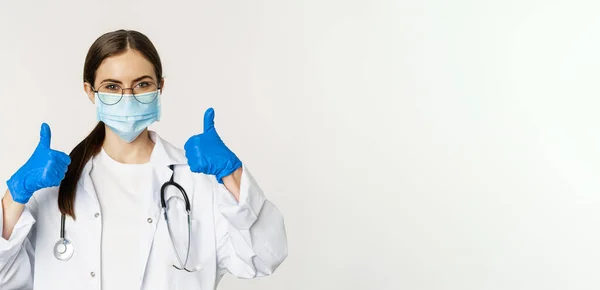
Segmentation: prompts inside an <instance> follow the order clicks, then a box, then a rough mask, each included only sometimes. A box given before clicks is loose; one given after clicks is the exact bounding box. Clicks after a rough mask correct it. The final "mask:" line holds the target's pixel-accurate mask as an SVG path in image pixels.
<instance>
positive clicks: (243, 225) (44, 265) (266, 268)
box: [0, 132, 287, 290]
mask: <svg viewBox="0 0 600 290" xmlns="http://www.w3.org/2000/svg"><path fill="white" fill-rule="evenodd" d="M150 137H151V138H152V139H153V140H154V142H155V147H154V151H153V153H152V156H151V161H150V162H151V163H152V164H153V167H154V177H155V178H154V180H153V181H152V182H153V187H154V188H155V190H154V192H153V193H152V194H153V201H154V203H153V204H154V206H152V207H150V208H148V212H147V218H144V219H143V220H140V221H139V227H140V228H141V229H143V235H142V236H141V237H140V253H141V255H140V256H141V257H142V259H140V261H139V266H138V268H136V269H131V275H136V276H137V277H139V285H140V287H139V288H140V289H152V290H160V289H165V290H166V289H186V290H189V289H202V290H209V289H211V290H212V289H215V288H216V286H217V284H218V283H219V281H220V279H221V278H222V276H223V275H224V274H225V273H226V272H229V273H231V274H233V275H235V276H237V277H240V278H254V277H259V276H266V275H269V274H271V273H273V271H275V269H276V268H277V267H278V266H279V265H280V264H281V263H282V262H283V260H284V259H285V258H286V257H287V240H286V233H285V228H284V223H283V218H282V216H281V214H280V212H279V211H278V209H277V208H276V207H275V206H274V205H273V204H272V203H271V202H269V201H268V200H266V199H265V196H264V195H263V192H262V191H261V189H260V188H259V187H258V184H257V183H256V181H254V179H253V178H252V176H251V175H250V173H249V172H248V169H247V168H246V167H244V168H243V173H242V180H241V190H240V201H239V203H238V202H237V201H236V200H235V198H234V197H233V195H231V193H230V192H229V191H228V190H227V189H226V188H225V187H224V186H223V185H222V184H219V183H218V182H217V181H216V178H215V177H214V176H209V175H204V174H196V173H192V172H191V171H190V169H189V166H188V165H187V160H186V158H185V154H184V152H183V150H181V149H177V148H175V147H174V146H172V145H171V144H169V143H167V142H165V141H164V140H162V139H161V138H160V137H159V136H158V135H157V134H156V133H154V132H150ZM170 164H175V169H174V171H175V181H176V182H178V183H179V184H180V185H181V186H182V187H183V188H184V189H185V190H186V192H187V194H188V195H189V198H190V202H191V208H192V242H191V249H190V258H189V262H188V267H196V268H199V270H198V271H197V272H193V273H188V272H186V271H179V270H177V269H175V268H173V267H172V265H173V264H177V259H176V257H175V254H174V252H173V248H172V245H171V241H170V240H169V234H168V231H167V227H166V224H165V221H164V217H163V213H162V208H161V206H160V186H161V185H162V184H163V183H164V182H166V181H167V180H169V178H170V177H171V174H172V172H173V171H171V170H170V169H169V168H168V165H170ZM91 167H92V162H91V161H90V162H88V163H87V165H86V166H85V168H84V170H83V172H82V175H81V178H80V180H79V183H78V186H77V192H76V198H75V208H74V209H75V215H76V218H77V219H76V220H75V221H74V220H73V219H72V218H70V217H67V219H66V224H65V231H66V232H65V237H66V238H67V239H69V240H70V241H71V242H72V243H73V246H74V251H75V253H74V255H73V257H71V259H70V260H68V261H60V260H57V259H56V258H55V257H54V252H53V251H54V245H55V243H56V242H57V241H58V239H59V234H60V211H59V210H58V205H57V197H58V188H56V187H55V188H47V189H44V190H40V191H38V192H36V193H34V195H33V197H32V198H31V199H30V200H29V202H28V203H27V205H26V208H25V211H24V212H23V214H22V215H21V217H20V219H19V221H18V222H17V224H16V226H15V228H14V230H13V233H12V235H11V237H10V238H9V239H8V240H4V239H2V238H1V237H0V289H2V290H10V289H20V290H22V289H36V290H45V289H49V290H50V289H56V290H69V289H74V290H75V289H76V290H82V289H86V290H100V289H101V276H100V275H102V273H101V266H100V262H101V261H100V257H101V254H100V250H101V237H100V236H101V232H102V213H101V212H100V206H99V203H98V198H97V196H96V193H95V190H94V186H93V184H92V180H91V178H90V176H89V173H90V170H91ZM142 182H144V181H142ZM174 194H177V195H179V196H180V193H179V191H177V190H176V189H175V188H174V187H172V186H170V187H169V190H168V191H167V193H166V195H167V196H166V198H168V197H169V196H171V195H174ZM174 204H176V205H180V206H179V207H177V206H174V207H172V208H170V209H169V219H170V221H171V219H174V218H173V216H177V217H178V218H184V215H185V210H184V207H183V205H182V203H177V202H176V203H174ZM97 213H98V214H97ZM2 218H3V213H2V207H1V206H0V229H1V227H2V225H3V221H2ZM178 224H179V225H181V223H178ZM171 225H172V226H175V225H173V224H171ZM183 225H184V228H183V229H181V228H180V230H181V231H179V232H180V233H185V234H180V235H176V236H174V238H175V239H176V241H177V242H180V243H181V242H183V244H184V245H185V243H187V232H186V231H187V227H185V223H183ZM175 227H177V226H175ZM0 232H1V231H0ZM184 249H185V248H183V249H182V250H180V255H185V250H184Z"/></svg>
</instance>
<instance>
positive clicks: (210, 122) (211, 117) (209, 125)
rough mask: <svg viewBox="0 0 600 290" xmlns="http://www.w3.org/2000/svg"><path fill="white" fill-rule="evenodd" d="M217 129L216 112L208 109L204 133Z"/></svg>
mask: <svg viewBox="0 0 600 290" xmlns="http://www.w3.org/2000/svg"><path fill="white" fill-rule="evenodd" d="M214 128H215V110H214V109H213V108H208V110H206V112H204V133H206V132H208V131H209V130H211V129H214Z"/></svg>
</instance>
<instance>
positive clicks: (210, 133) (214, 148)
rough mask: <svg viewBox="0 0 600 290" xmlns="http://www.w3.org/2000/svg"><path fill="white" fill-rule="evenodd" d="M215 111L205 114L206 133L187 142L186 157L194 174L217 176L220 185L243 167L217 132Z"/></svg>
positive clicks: (207, 111)
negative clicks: (224, 179)
mask: <svg viewBox="0 0 600 290" xmlns="http://www.w3.org/2000/svg"><path fill="white" fill-rule="evenodd" d="M214 119H215V111H214V110H213V108H209V109H208V110H206V112H205V113H204V133H202V134H198V135H194V136H192V137H191V138H190V139H188V140H187V142H185V146H184V147H183V148H184V149H185V157H187V161H188V165H189V166H190V169H191V170H192V172H196V173H204V174H209V175H215V176H216V177H217V181H218V182H219V183H223V180H222V179H223V177H225V176H228V175H230V174H232V173H233V172H234V171H235V170H236V169H238V168H240V167H241V166H242V162H241V161H240V159H238V158H237V156H235V154H234V153H233V152H231V150H229V148H227V146H225V143H223V141H222V140H221V137H219V134H217V131H216V130H215V120H214Z"/></svg>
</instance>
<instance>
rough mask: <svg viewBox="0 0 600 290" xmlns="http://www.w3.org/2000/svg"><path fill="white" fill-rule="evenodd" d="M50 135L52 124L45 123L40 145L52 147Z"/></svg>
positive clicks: (41, 131) (41, 130)
mask: <svg viewBox="0 0 600 290" xmlns="http://www.w3.org/2000/svg"><path fill="white" fill-rule="evenodd" d="M50 137H51V132H50V126H48V124H46V123H43V124H42V128H41V129H40V143H39V144H38V145H40V146H44V147H46V148H50Z"/></svg>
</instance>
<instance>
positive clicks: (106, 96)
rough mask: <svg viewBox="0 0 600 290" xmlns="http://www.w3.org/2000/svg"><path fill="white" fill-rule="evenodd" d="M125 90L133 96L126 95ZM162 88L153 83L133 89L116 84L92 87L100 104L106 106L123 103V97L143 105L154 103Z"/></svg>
mask: <svg viewBox="0 0 600 290" xmlns="http://www.w3.org/2000/svg"><path fill="white" fill-rule="evenodd" d="M125 90H131V92H132V93H133V94H132V95H125ZM158 90H160V87H159V86H157V85H156V84H155V83H153V82H148V81H143V82H139V83H137V84H136V85H135V86H134V87H133V88H122V87H121V86H120V85H118V84H115V83H105V84H102V85H101V86H100V87H99V88H98V89H95V88H94V87H92V91H93V92H94V93H96V94H97V95H98V99H99V100H100V102H102V103H104V104H106V105H114V104H116V103H118V102H120V101H121V99H122V98H123V96H133V97H134V98H135V99H136V100H137V101H138V102H140V103H142V104H149V103H152V102H154V100H155V99H156V97H157V96H158Z"/></svg>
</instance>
